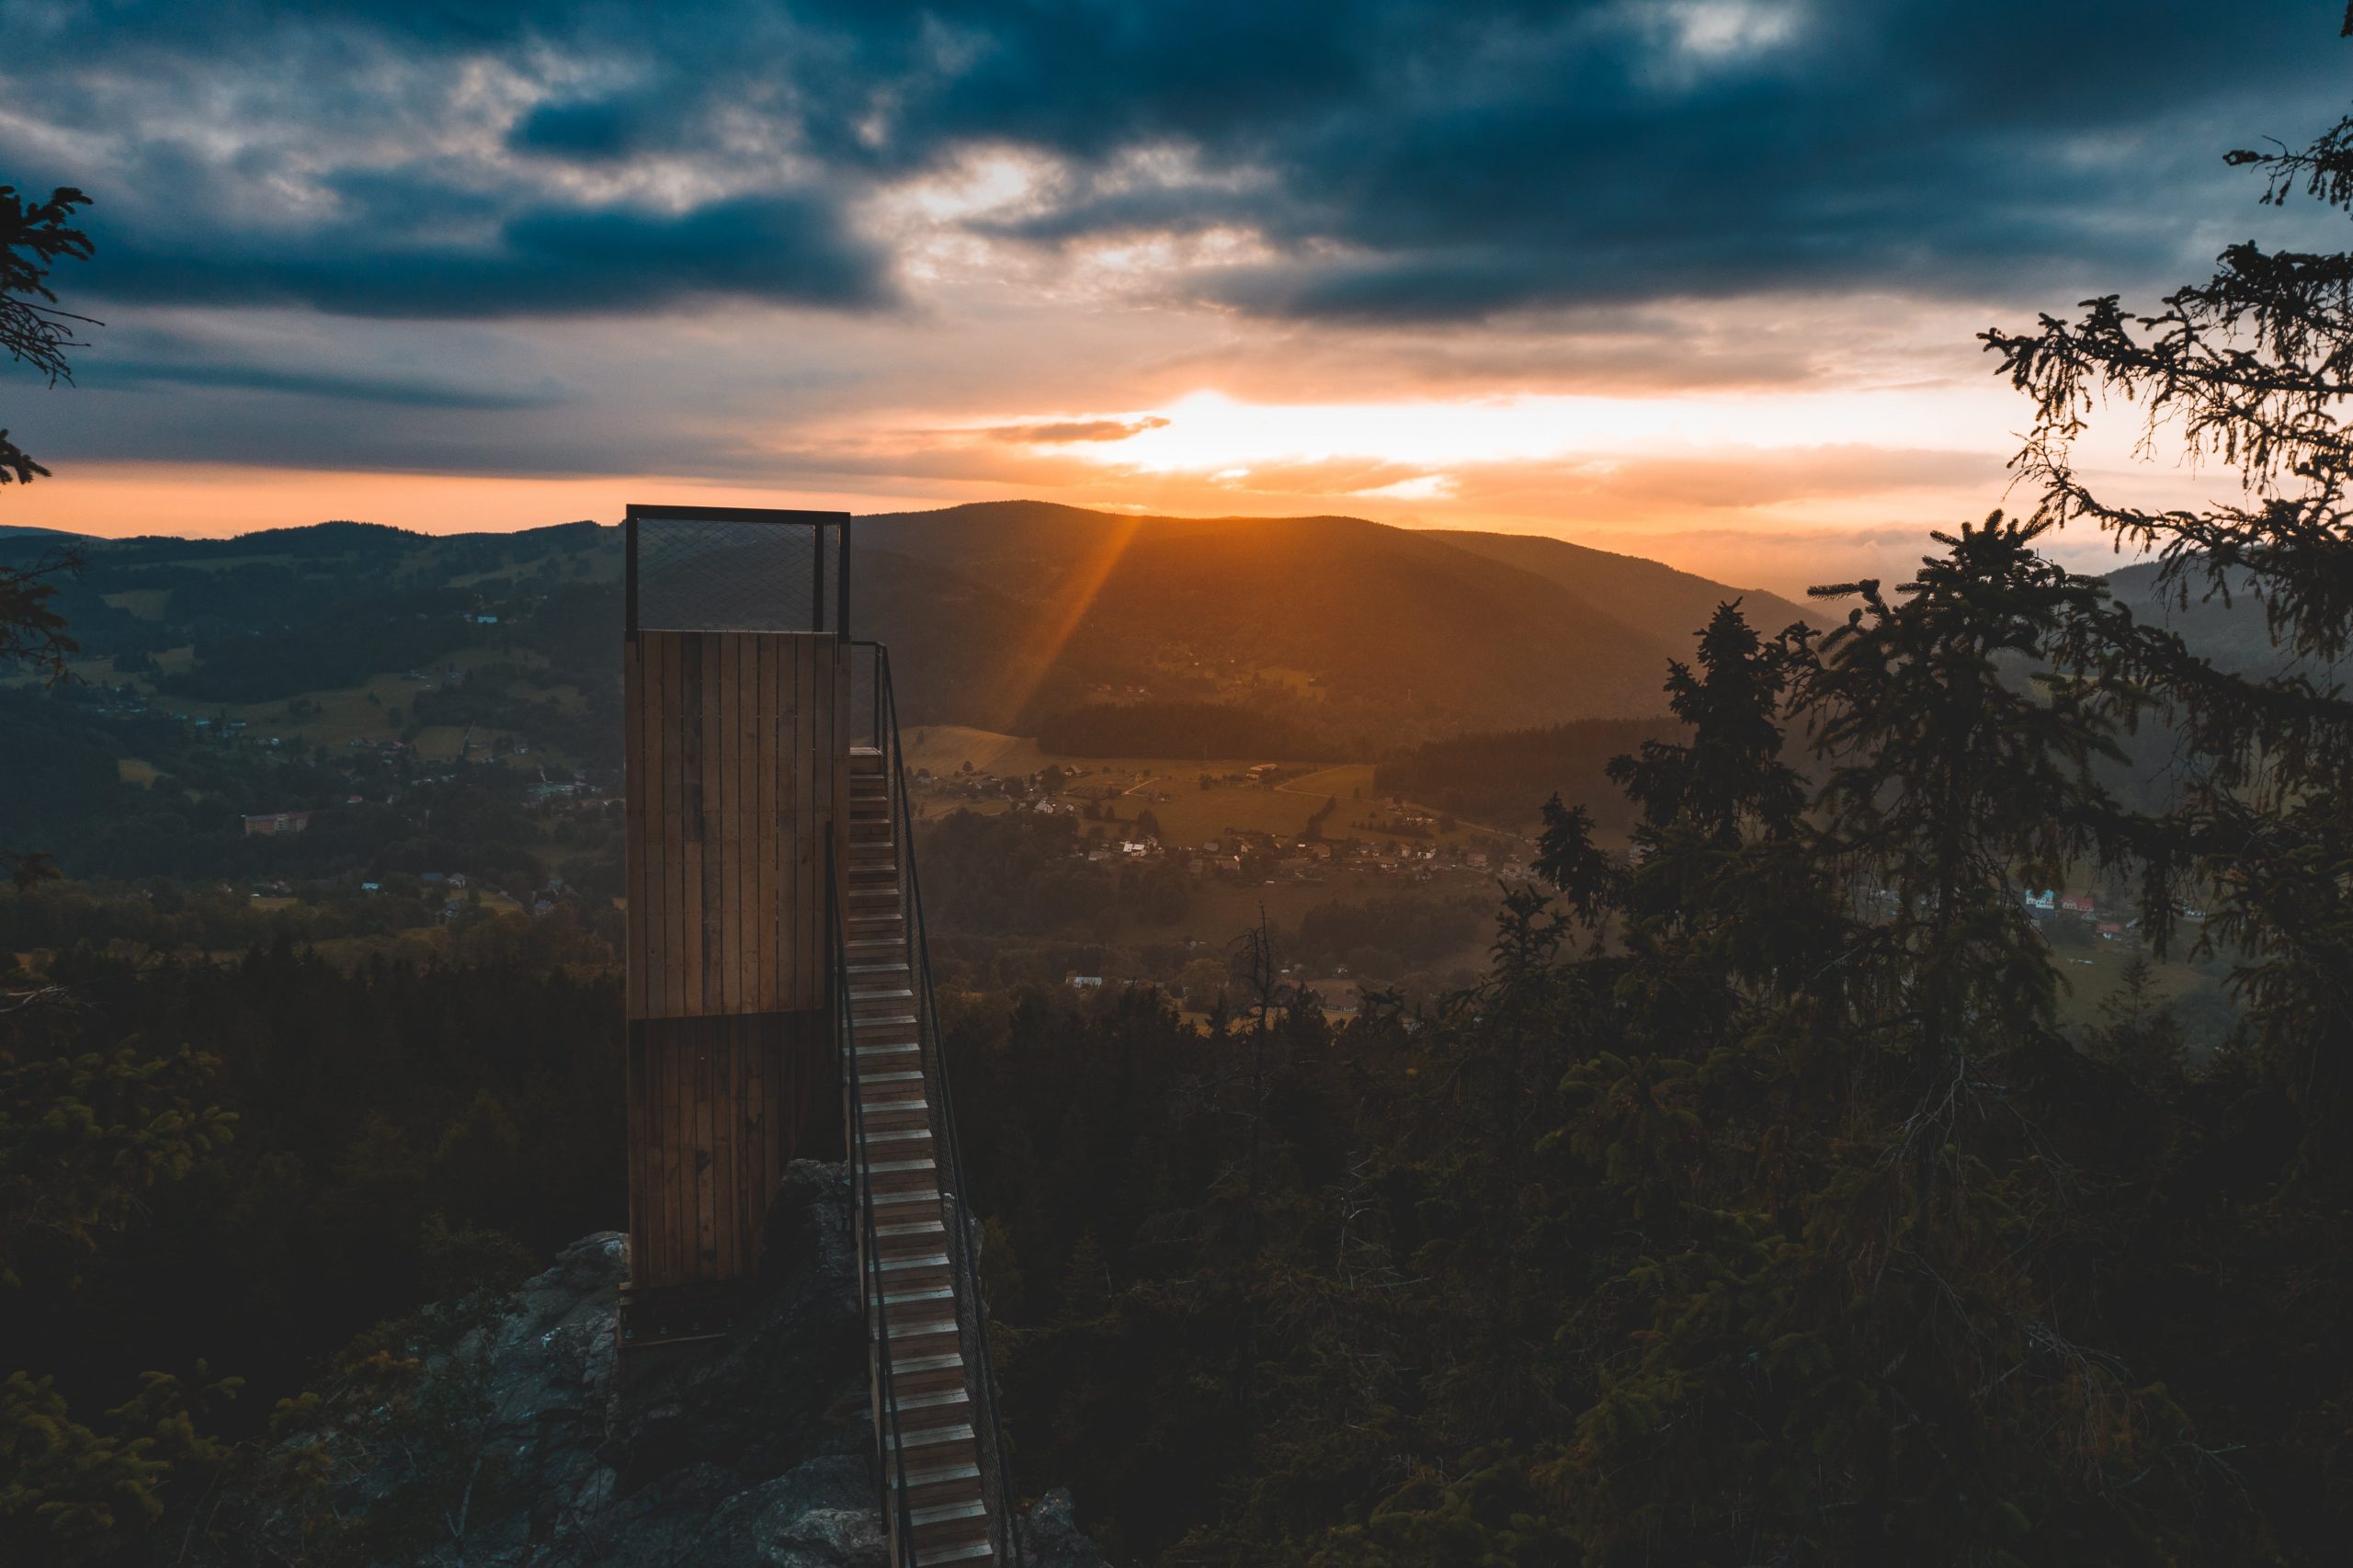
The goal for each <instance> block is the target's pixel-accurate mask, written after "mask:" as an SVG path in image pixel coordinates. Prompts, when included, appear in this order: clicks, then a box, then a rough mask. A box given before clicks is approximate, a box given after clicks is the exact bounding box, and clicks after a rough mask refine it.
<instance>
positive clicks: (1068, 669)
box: [0, 502, 1796, 762]
mask: <svg viewBox="0 0 2353 1568" xmlns="http://www.w3.org/2000/svg"><path fill="white" fill-rule="evenodd" d="M853 537H854V539H855V541H856V549H857V551H858V563H859V569H858V571H857V572H856V573H855V574H854V575H853V592H854V602H853V607H852V613H853V617H854V619H855V620H856V622H857V624H858V628H859V630H861V631H865V632H867V633H869V634H870V635H873V636H876V637H879V638H881V640H882V641H884V642H888V643H890V644H891V646H892V654H893V658H894V661H895V665H896V668H897V671H898V674H899V679H900V691H901V697H902V701H903V703H904V707H905V710H906V712H907V715H908V717H909V718H910V719H912V720H915V721H919V722H959V723H970V724H975V725H979V726H983V727H985V728H990V729H995V730H1004V731H1011V732H1014V733H1035V732H1036V731H1037V730H1038V729H1039V728H1040V726H1041V725H1042V724H1043V723H1045V722H1047V721H1049V720H1050V719H1051V718H1053V717H1054V716H1056V715H1058V714H1061V713H1063V712H1066V711H1068V710H1073V709H1077V708H1081V707H1084V706H1086V705H1089V704H1097V705H1099V704H1103V703H1116V702H1131V701H1140V700H1157V701H1164V702H1180V703H1203V702H1211V703H1218V702H1223V703H1237V702H1238V703H1246V704H1249V705H1251V706H1253V707H1255V708H1257V709H1259V710H1264V711H1268V712H1274V713H1278V714H1279V715H1280V716H1281V717H1282V719H1283V720H1284V721H1285V722H1289V723H1291V724H1294V725H1296V726H1298V727H1300V728H1301V729H1302V730H1304V731H1306V732H1308V733H1312V734H1313V735H1314V736H1316V737H1317V738H1318V741H1319V744H1325V745H1327V746H1328V747H1329V749H1331V750H1333V751H1335V752H1345V753H1349V754H1354V755H1368V756H1369V755H1371V754H1372V753H1373V752H1375V751H1379V750H1386V749H1388V748H1389V747H1392V746H1393V745H1395V744H1399V743H1400V742H1405V741H1413V740H1418V739H1422V738H1426V737H1427V736H1430V735H1436V734H1444V733H1453V732H1455V731H1458V730H1461V729H1465V728H1497V727H1508V726H1513V725H1526V724H1531V723H1552V722H1564V721H1567V720H1573V719H1582V718H1595V717H1621V716H1626V715H1631V714H1640V713H1644V712H1648V711H1652V710H1654V709H1655V708H1656V692H1657V689H1658V684H1659V680H1660V678H1661V676H1662V673H1663V671H1664V668H1665V661H1666V660H1667V659H1668V658H1669V657H1673V656H1677V655H1678V654H1680V653H1682V652H1683V650H1684V648H1685V646H1686V644H1687V640H1688V634H1689V632H1690V631H1691V629H1692V628H1693V627H1695V626H1697V625H1698V624H1699V621H1700V620H1701V619H1704V618H1705V616H1706V614H1707V612H1708V611H1709V610H1710V609H1711V608H1713V606H1714V605H1715V604H1716V603H1717V602H1718V601H1719V600H1720V599H1722V598H1725V597H1734V595H1735V590H1733V589H1731V588H1727V587H1724V586H1722V585H1718V584H1714V583H1711V582H1709V581H1707V580H1706V579H1704V578H1699V577H1694V576H1691V575H1690V574H1686V573H1679V572H1674V571H1671V570H1669V569H1668V568H1665V567H1663V566H1660V565H1658V564H1657V563H1655V562H1645V561H1641V560H1637V559H1635V558H1632V557H1629V556H1620V555H1611V554H1608V553H1606V552H1603V551H1588V550H1581V549H1579V548H1578V547H1576V546H1573V545H1566V544H1562V543H1560V542H1559V541H1556V540H1514V539H1509V538H1505V537H1502V536H1488V535H1457V534H1450V533H1442V532H1426V531H1417V530H1414V529H1407V528H1389V527H1385V526H1383V525H1381V524H1378V523H1371V522H1367V521H1364V520H1363V519H1360V518H1355V517H1283V518H1249V517H1218V518H1180V517H1123V516H1120V515H1117V514H1112V513H1104V512H1090V511H1085V510H1082V509H1079V508H1075V507H1068V506H1051V505H1048V504H1044V503H1038V502H1006V503H997V504H989V505H982V506H959V507H951V508H949V509H946V510H943V511H938V512H929V513H920V514H908V515H896V516H882V517H866V518H860V519H858V522H857V524H856V526H855V532H854V536H853ZM63 543H73V544H74V546H75V547H76V548H77V549H78V550H80V551H81V552H82V554H83V556H84V559H85V567H84V571H83V574H82V575H81V577H80V578H79V579H78V580H77V581H75V582H74V583H72V584H71V585H68V587H67V589H66V591H65V593H64V594H63V597H62V600H61V608H63V610H64V612H65V613H66V615H67V616H68V617H69V619H70V620H71V621H72V624H73V627H74V634H75V635H76V636H77V637H78V638H79V639H80V641H81V642H82V645H83V648H84V651H85V654H86V655H88V660H89V673H91V674H93V675H95V676H98V677H99V678H115V679H119V678H121V677H124V676H129V677H131V678H133V679H135V680H137V681H139V682H141V683H142V684H143V685H145V686H146V687H150V688H151V689H152V690H153V692H154V693H155V694H157V695H160V696H164V697H167V698H170V699H175V700H177V701H182V702H186V703H196V704H242V705H252V704H259V703H270V702H283V701H286V700H287V699H294V698H314V697H316V696H318V694H320V693H323V692H330V691H335V690H344V689H350V688H353V687H358V686H360V685H362V684H364V683H365V682H366V681H367V680H368V679H369V677H370V676H382V675H387V674H398V673H400V672H403V671H406V670H411V669H419V668H424V667H426V666H429V665H449V663H451V662H452V660H453V658H456V656H457V655H460V654H464V653H468V651H469V650H472V651H474V652H473V653H472V657H474V658H476V659H483V658H489V657H491V656H492V655H493V654H495V655H496V661H495V662H497V663H499V664H501V665H512V666H514V674H515V680H514V681H513V682H510V686H511V687H512V695H513V696H514V697H516V698H517V699H518V700H522V699H531V700H544V697H545V694H544V693H543V692H538V691H534V690H533V689H532V687H531V681H532V676H533V674H534V672H535V671H545V672H546V674H547V676H548V679H547V683H546V684H547V685H548V687H557V686H562V687H568V688H570V690H571V692H572V693H573V700H574V705H575V706H576V705H578V704H580V703H585V705H586V707H587V708H588V709H589V710H592V713H593V712H596V711H601V710H603V709H604V708H606V707H607V706H608V704H607V703H606V701H605V694H604V693H603V692H602V691H601V690H599V689H598V688H599V687H601V686H602V685H603V683H602V682H601V681H600V679H599V678H598V677H597V671H598V670H599V669H601V668H605V667H608V666H609V665H611V664H612V662H613V661H614V660H615V659H616V658H617V656H618V631H619V627H618V624H617V622H618V619H619V612H620V594H619V577H620V551H619V548H618V546H619V539H618V534H617V531H616V530H614V529H610V528H597V527H596V526H594V525H591V524H585V523H575V524H567V525H563V526H561V527H556V528H535V529H528V530H524V531H521V532H517V533H510V534H461V535H444V536H428V535H421V534H414V533H408V532H404V531H402V530H399V529H394V528H381V527H376V526H373V525H369V524H359V523H324V524H319V525H317V526H315V527H312V528H280V529H272V530H267V531H265V532H258V533H254V534H248V535H244V536H241V537H239V538H236V539H232V540H180V539H171V538H165V537H148V538H139V539H130V540H70V539H67V538H65V537H63V536H56V535H40V536H32V535H19V536H13V537H9V538H7V539H5V540H0V555H5V556H6V558H8V559H28V558H32V557H35V556H38V555H40V554H41V553H44V552H49V551H54V550H56V549H57V548H58V547H59V546H60V545H61V544H63ZM1756 597H1757V596H1753V595H1752V596H1750V598H1751V601H1752V602H1755V600H1756ZM1795 613H1796V612H1795V610H1794V607H1790V606H1788V605H1786V604H1785V603H1783V602H1782V601H1778V600H1777V601H1772V604H1771V608H1770V610H1769V613H1768V619H1771V620H1775V621H1779V620H1781V619H1785V618H1786V617H1788V616H1791V615H1794V614H1795ZM482 615H490V616H494V617H495V618H496V619H495V620H494V621H493V622H478V621H477V620H476V619H473V618H474V617H477V616H482ZM457 662H459V663H463V662H464V660H462V659H458V661H457ZM503 673H504V672H503ZM428 706H429V705H428ZM442 706H443V707H444V708H448V707H449V705H448V704H446V703H444V704H443V705H442ZM507 717H508V716H507V715H504V714H500V713H495V712H492V711H489V710H487V709H486V708H485V706H484V703H483V701H482V700H481V699H480V694H479V693H478V694H477V699H476V700H475V701H474V702H473V703H472V706H471V708H470V710H469V711H468V712H467V713H466V714H464V715H463V716H461V717H460V716H456V715H453V714H445V715H444V716H443V719H444V721H446V722H460V723H463V722H483V723H499V722H505V721H506V718H507ZM437 722H439V721H437ZM571 740H572V743H573V744H572V746H571V750H572V751H574V753H577V754H580V755H579V760H582V761H587V762H599V761H605V760H608V757H607V756H606V755H605V753H606V752H607V749H608V748H606V747H605V746H603V745H600V744H595V743H594V741H593V738H592V737H591V736H590V735H589V734H587V733H585V732H583V733H574V734H573V735H572V736H571Z"/></svg>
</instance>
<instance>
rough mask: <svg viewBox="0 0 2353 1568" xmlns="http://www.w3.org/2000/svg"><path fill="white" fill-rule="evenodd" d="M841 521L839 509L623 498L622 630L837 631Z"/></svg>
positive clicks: (842, 605) (843, 578) (843, 542)
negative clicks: (644, 502) (625, 567)
mask: <svg viewBox="0 0 2353 1568" xmlns="http://www.w3.org/2000/svg"><path fill="white" fill-rule="evenodd" d="M848 524H849V515H848V514H847V513H846V512H796V511H782V510H775V509H770V508H766V507H752V506H631V508H630V509H629V518H628V522H627V523H626V525H625V528H626V531H627V534H628V548H629V573H628V597H629V628H630V631H632V632H635V631H640V630H644V631H833V632H843V631H847V628H845V627H844V626H843V624H842V622H843V619H844V617H845V615H846V613H847V606H848V599H849V594H848V574H849V553H848V543H849V540H848Z"/></svg>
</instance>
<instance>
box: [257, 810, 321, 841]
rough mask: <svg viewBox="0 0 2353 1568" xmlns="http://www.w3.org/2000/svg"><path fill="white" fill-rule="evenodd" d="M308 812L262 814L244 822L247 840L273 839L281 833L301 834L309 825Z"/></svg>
mask: <svg viewBox="0 0 2353 1568" xmlns="http://www.w3.org/2000/svg"><path fill="white" fill-rule="evenodd" d="M312 815H313V813H312V812H261V813H260V814H259V815H257V816H249V817H247V818H245V819H244V821H245V836H246V837H247V838H275V837H277V836H278V835H279V834H281V833H301V831H303V830H304V829H305V828H307V827H309V826H310V825H311V817H312Z"/></svg>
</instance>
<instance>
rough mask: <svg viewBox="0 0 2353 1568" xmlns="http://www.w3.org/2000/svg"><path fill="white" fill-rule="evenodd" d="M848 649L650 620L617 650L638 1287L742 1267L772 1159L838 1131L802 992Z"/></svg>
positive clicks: (820, 1023)
mask: <svg viewBox="0 0 2353 1568" xmlns="http://www.w3.org/2000/svg"><path fill="white" fill-rule="evenodd" d="M846 653H847V651H846V650H844V649H843V648H842V647H841V645H840V644H839V643H838V642H836V641H835V640H834V639H831V638H824V637H813V636H783V635H756V634H735V633H725V634H720V633H692V632H675V631H642V632H641V633H640V635H639V638H638V640H637V641H636V642H634V643H632V644H631V645H629V647H628V648H627V649H626V650H625V652H624V655H623V698H624V709H625V720H624V732H623V751H624V756H625V758H626V762H627V767H628V780H629V797H628V801H627V803H626V808H625V819H626V821H627V824H628V832H629V844H628V846H627V853H628V856H629V859H628V864H627V867H626V872H625V877H626V897H627V902H628V934H627V937H626V941H625V945H624V952H625V957H626V960H627V963H628V965H629V973H628V977H627V1012H628V1015H629V1017H630V1018H631V1020H633V1021H632V1023H631V1025H630V1031H629V1037H628V1040H627V1042H626V1051H625V1058H624V1060H625V1067H624V1072H625V1075H626V1085H625V1087H626V1093H627V1095H628V1098H629V1117H630V1120H629V1129H628V1136H629V1143H628V1147H627V1149H626V1151H625V1153H626V1158H627V1162H628V1170H629V1180H630V1194H629V1223H630V1228H631V1238H632V1240H631V1248H632V1251H631V1273H632V1276H633V1277H634V1278H637V1279H638V1280H639V1281H640V1282H641V1283H642V1284H644V1285H646V1286H649V1287H657V1286H662V1285H675V1284H682V1283H687V1282H689V1281H694V1280H723V1279H730V1278H744V1277H745V1276H746V1275H748V1274H750V1273H751V1272H752V1271H753V1270H755V1269H756V1267H758V1264H759V1258H760V1253H761V1250H762V1248H763V1245H764V1244H765V1236H764V1230H765V1226H766V1222H767V1208H768V1203H769V1200H770V1199H771V1198H772V1197H773V1195H774V1192H775V1190H776V1186H777V1184H778V1182H779V1180H781V1178H782V1175H783V1165H784V1162H785V1161H787V1160H788V1159H791V1158H795V1157H807V1156H815V1155H821V1154H825V1153H833V1152H834V1151H833V1149H832V1143H833V1139H832V1137H831V1136H830V1134H831V1133H832V1132H834V1131H835V1130H836V1128H837V1124H838V1116H839V1108H838V1107H837V1106H835V1105H834V1104H833V1103H832V1097H833V1096H837V1095H838V1094H839V1092H840V1086H841V1077H840V1071H839V1067H840V1064H839V1062H838V1061H837V1056H838V1042H837V1041H836V1040H835V1039H834V1031H833V1028H832V1025H831V1020H830V1018H829V1017H827V1016H826V1015H825V1014H824V1013H823V1012H822V1011H820V1010H819V1009H822V1007H823V1006H824V1002H825V997H826V992H827V990H828V989H829V983H830V982H829V976H830V973H831V964H832V950H831V944H832V941H833V934H832V931H831V929H830V927H829V926H828V925H827V923H826V918H825V909H826V903H827V896H828V892H829V890H828V889H827V888H826V887H825V885H824V870H825V865H826V853H825V852H826V847H827V837H826V835H827V833H828V831H829V830H830V831H831V832H832V834H833V835H834V847H835V854H836V856H845V855H846V854H847V842H846V840H847V822H846V820H845V819H844V818H843V816H842V814H841V813H842V810H843V791H844V789H845V778H844V770H845V767H846V763H847V757H846V755H845V753H844V751H843V746H844V744H846V741H847V733H848V717H849V716H848V714H847V711H846V710H845V709H844V707H843V703H844V702H845V701H846V700H847V685H848V676H849V668H848V660H847V657H846ZM813 1096H814V1097H815V1098H816V1099H817V1100H818V1102H819V1103H815V1104H812V1103H811V1101H812V1098H813Z"/></svg>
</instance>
